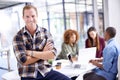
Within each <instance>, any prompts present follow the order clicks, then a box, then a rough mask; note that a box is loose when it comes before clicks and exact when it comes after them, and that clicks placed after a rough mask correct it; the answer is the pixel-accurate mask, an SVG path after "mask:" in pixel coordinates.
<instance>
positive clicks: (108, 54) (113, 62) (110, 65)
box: [83, 27, 120, 80]
mask: <svg viewBox="0 0 120 80" xmlns="http://www.w3.org/2000/svg"><path fill="white" fill-rule="evenodd" d="M115 35H116V29H115V28H114V27H108V28H107V29H106V31H105V41H107V45H106V46H105V48H104V50H103V60H102V59H98V60H91V61H90V63H92V64H93V65H95V66H97V68H96V69H94V70H93V71H92V72H90V73H86V74H85V75H84V76H83V78H84V80H116V75H117V72H118V70H117V62H118V55H119V53H120V47H119V46H118V44H117V42H116V41H115V39H114V37H115ZM101 61H102V64H101V63H99V62H101Z"/></svg>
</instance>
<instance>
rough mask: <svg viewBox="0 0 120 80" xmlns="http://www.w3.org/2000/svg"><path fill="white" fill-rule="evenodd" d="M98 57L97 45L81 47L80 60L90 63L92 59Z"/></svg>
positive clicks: (83, 62)
mask: <svg viewBox="0 0 120 80" xmlns="http://www.w3.org/2000/svg"><path fill="white" fill-rule="evenodd" d="M95 58H96V47H91V48H83V49H79V55H78V61H79V62H80V63H81V64H88V63H89V61H90V60H91V59H95Z"/></svg>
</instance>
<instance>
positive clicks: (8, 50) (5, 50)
mask: <svg viewBox="0 0 120 80" xmlns="http://www.w3.org/2000/svg"><path fill="white" fill-rule="evenodd" d="M3 52H6V54H7V64H8V68H7V69H6V68H3V67H0V69H5V70H8V71H10V49H0V54H1V56H2V55H3Z"/></svg>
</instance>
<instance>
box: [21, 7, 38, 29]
mask: <svg viewBox="0 0 120 80" xmlns="http://www.w3.org/2000/svg"><path fill="white" fill-rule="evenodd" d="M37 17H38V16H37V13H36V11H35V10H34V9H33V8H31V9H26V10H24V16H23V19H24V21H25V24H26V26H27V27H29V28H33V27H34V26H36V24H37Z"/></svg>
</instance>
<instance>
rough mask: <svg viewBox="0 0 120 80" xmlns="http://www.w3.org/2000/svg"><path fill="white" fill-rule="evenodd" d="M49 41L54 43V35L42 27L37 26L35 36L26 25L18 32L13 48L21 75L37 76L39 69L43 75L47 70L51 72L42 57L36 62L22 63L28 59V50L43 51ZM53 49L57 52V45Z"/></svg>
mask: <svg viewBox="0 0 120 80" xmlns="http://www.w3.org/2000/svg"><path fill="white" fill-rule="evenodd" d="M48 41H50V42H51V43H53V40H52V36H51V34H50V33H49V32H48V31H47V30H46V29H45V28H42V27H37V30H36V32H35V34H34V36H33V37H32V36H31V34H30V33H29V32H28V30H27V29H26V28H25V27H24V28H22V29H21V30H20V31H19V32H18V33H17V35H16V36H15V37H14V40H13V49H14V52H15V56H16V58H17V61H18V71H19V75H20V76H21V77H33V78H36V77H37V72H38V71H39V72H40V73H41V74H43V75H44V74H45V73H46V72H49V71H48V68H47V67H45V65H44V60H41V59H40V60H39V61H37V62H36V63H34V64H29V65H26V66H24V65H22V64H23V63H24V62H26V60H27V55H26V53H25V51H26V50H34V51H43V48H44V46H45V44H46V42H48ZM53 44H54V43H53ZM52 51H53V53H54V54H56V49H55V47H54V48H53V50H52Z"/></svg>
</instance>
